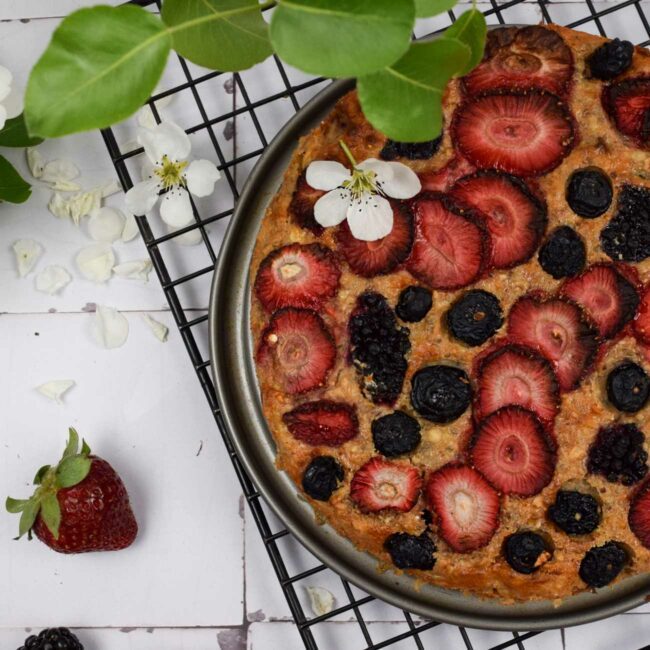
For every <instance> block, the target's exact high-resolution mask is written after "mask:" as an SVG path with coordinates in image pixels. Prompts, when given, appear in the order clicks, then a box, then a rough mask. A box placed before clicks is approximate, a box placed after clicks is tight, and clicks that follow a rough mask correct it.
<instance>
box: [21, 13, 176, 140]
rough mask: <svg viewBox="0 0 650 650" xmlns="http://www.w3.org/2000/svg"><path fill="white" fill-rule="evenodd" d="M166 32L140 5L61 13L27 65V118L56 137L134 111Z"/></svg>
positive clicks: (147, 90) (152, 76)
mask: <svg viewBox="0 0 650 650" xmlns="http://www.w3.org/2000/svg"><path fill="white" fill-rule="evenodd" d="M170 47H171V37H170V35H169V33H168V30H166V29H165V26H164V25H163V23H162V22H161V21H160V20H159V19H158V18H157V17H156V16H154V15H152V14H150V13H149V12H147V11H145V10H144V9H142V8H141V7H136V6H134V5H123V6H120V7H106V6H98V7H92V8H89V9H80V10H78V11H75V12H74V13H71V14H70V15H69V16H67V17H66V18H64V19H63V21H62V22H61V24H60V25H59V27H58V28H57V29H56V31H55V32H54V35H53V36H52V40H51V41H50V44H49V45H48V47H47V49H46V50H45V52H44V54H43V55H42V56H41V58H40V59H39V60H38V62H37V63H36V65H35V66H34V68H33V69H32V72H31V75H30V77H29V82H28V84H27V92H26V94H25V120H26V122H27V128H28V130H29V132H30V134H32V135H38V136H42V137H51V138H55V137H59V136H62V135H67V134H68V133H76V132H77V131H87V130H90V129H98V128H103V127H107V126H110V125H111V124H114V123H115V122H119V121H120V120H123V119H125V118H126V117H128V116H129V115H131V113H133V112H134V111H136V110H137V109H138V108H139V107H140V106H141V105H142V104H143V103H144V102H145V100H146V99H147V98H148V97H149V95H151V93H152V91H153V89H154V88H155V86H156V84H157V83H158V80H159V79H160V76H161V75H162V72H163V69H164V68H165V63H166V61H167V56H168V54H169V49H170Z"/></svg>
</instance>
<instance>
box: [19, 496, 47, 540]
mask: <svg viewBox="0 0 650 650" xmlns="http://www.w3.org/2000/svg"><path fill="white" fill-rule="evenodd" d="M40 509H41V503H40V501H37V500H36V499H30V500H29V501H28V502H27V504H26V505H25V508H24V509H23V514H22V515H20V523H19V524H18V538H21V537H22V536H23V535H24V534H25V533H28V532H29V531H31V529H32V526H33V525H34V522H35V521H36V517H37V516H38V511H39V510H40Z"/></svg>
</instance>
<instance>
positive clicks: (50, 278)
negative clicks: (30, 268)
mask: <svg viewBox="0 0 650 650" xmlns="http://www.w3.org/2000/svg"><path fill="white" fill-rule="evenodd" d="M71 281H72V276H71V275H70V274H69V273H68V271H67V270H66V269H64V268H63V267H62V266H46V267H45V268H44V269H43V270H42V271H41V272H40V273H39V274H38V275H37V276H36V290H37V291H41V292H43V293H47V294H49V295H50V296H52V295H54V294H55V293H58V292H59V291H61V289H63V287H65V286H66V285H67V284H69V283H70V282H71Z"/></svg>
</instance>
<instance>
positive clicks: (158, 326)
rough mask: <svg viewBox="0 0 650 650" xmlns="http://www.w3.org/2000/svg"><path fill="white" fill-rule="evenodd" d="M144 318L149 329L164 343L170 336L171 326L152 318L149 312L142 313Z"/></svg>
mask: <svg viewBox="0 0 650 650" xmlns="http://www.w3.org/2000/svg"><path fill="white" fill-rule="evenodd" d="M142 320H143V321H144V322H145V323H146V324H147V325H148V326H149V329H150V330H151V331H152V332H153V335H154V336H155V337H156V338H157V339H158V340H159V341H161V342H162V343H164V342H165V341H166V340H167V337H168V336H169V327H167V325H163V323H161V322H160V321H157V320H156V319H155V318H152V317H151V316H149V314H142Z"/></svg>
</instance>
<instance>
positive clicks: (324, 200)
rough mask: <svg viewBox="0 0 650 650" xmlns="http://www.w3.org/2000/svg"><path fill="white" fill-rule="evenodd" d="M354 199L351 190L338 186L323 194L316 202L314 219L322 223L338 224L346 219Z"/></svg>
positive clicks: (326, 225) (324, 224)
mask: <svg viewBox="0 0 650 650" xmlns="http://www.w3.org/2000/svg"><path fill="white" fill-rule="evenodd" d="M350 201H352V194H351V192H350V190H346V189H345V188H337V189H335V190H331V191H330V192H328V193H327V194H325V195H323V196H321V197H320V199H318V201H316V203H315V204H314V219H316V221H317V222H318V223H319V224H320V225H321V226H325V227H326V228H327V227H328V226H336V225H338V224H339V223H341V221H343V220H344V219H345V216H346V214H347V211H348V207H349V206H350Z"/></svg>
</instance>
